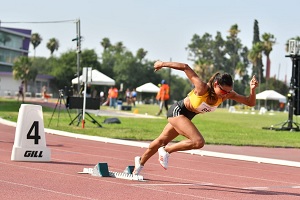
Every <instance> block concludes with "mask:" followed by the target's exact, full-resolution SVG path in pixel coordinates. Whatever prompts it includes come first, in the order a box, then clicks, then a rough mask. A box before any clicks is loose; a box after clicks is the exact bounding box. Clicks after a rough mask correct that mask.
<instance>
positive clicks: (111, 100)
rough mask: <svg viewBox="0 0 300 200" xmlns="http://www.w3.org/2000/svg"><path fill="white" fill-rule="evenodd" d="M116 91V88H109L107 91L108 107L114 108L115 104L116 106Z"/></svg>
mask: <svg viewBox="0 0 300 200" xmlns="http://www.w3.org/2000/svg"><path fill="white" fill-rule="evenodd" d="M118 92H119V91H118V89H117V88H116V87H111V88H110V89H109V90H108V96H109V97H110V98H109V107H114V108H116V104H117V98H118Z"/></svg>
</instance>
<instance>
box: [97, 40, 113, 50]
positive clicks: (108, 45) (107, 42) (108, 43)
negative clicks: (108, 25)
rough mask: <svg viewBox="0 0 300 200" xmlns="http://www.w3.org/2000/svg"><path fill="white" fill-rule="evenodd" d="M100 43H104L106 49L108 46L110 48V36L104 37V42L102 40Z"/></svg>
mask: <svg viewBox="0 0 300 200" xmlns="http://www.w3.org/2000/svg"><path fill="white" fill-rule="evenodd" d="M100 44H101V45H102V47H103V48H104V50H106V49H107V48H109V47H110V46H111V43H110V40H109V39H108V38H103V39H102V42H100Z"/></svg>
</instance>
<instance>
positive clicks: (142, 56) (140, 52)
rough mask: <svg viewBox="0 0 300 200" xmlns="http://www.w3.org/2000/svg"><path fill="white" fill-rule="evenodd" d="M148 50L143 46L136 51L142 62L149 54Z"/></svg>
mask: <svg viewBox="0 0 300 200" xmlns="http://www.w3.org/2000/svg"><path fill="white" fill-rule="evenodd" d="M147 53H148V52H147V51H145V50H144V49H143V48H140V49H139V50H138V51H137V52H136V58H137V59H138V61H139V62H142V60H143V59H144V58H145V57H146V55H147Z"/></svg>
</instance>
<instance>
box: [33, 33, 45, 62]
mask: <svg viewBox="0 0 300 200" xmlns="http://www.w3.org/2000/svg"><path fill="white" fill-rule="evenodd" d="M42 40H43V39H42V37H41V36H40V34H38V33H33V34H32V35H31V39H30V42H31V44H32V45H33V49H34V57H35V49H36V47H37V46H39V44H41V42H42Z"/></svg>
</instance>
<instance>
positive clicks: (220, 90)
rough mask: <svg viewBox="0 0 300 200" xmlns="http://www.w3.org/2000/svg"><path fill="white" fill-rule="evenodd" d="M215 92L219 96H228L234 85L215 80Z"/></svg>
mask: <svg viewBox="0 0 300 200" xmlns="http://www.w3.org/2000/svg"><path fill="white" fill-rule="evenodd" d="M214 85H215V93H216V94H217V95H219V96H226V95H228V94H229V93H230V92H232V86H227V85H220V84H219V83H218V82H215V84H214Z"/></svg>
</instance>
